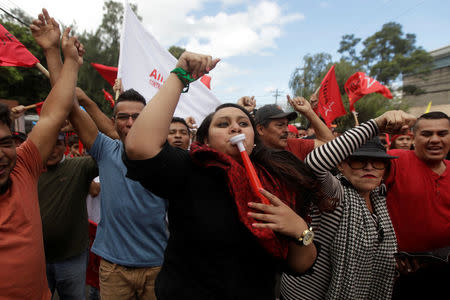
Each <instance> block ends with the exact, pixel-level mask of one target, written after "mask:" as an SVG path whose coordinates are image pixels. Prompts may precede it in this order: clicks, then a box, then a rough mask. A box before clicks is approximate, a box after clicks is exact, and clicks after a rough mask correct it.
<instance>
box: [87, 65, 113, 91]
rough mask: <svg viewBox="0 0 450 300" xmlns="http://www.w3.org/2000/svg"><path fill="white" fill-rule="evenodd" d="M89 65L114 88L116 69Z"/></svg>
mask: <svg viewBox="0 0 450 300" xmlns="http://www.w3.org/2000/svg"><path fill="white" fill-rule="evenodd" d="M91 65H92V66H93V67H94V68H95V69H96V70H97V72H99V73H100V75H101V76H102V77H103V78H104V79H105V80H106V81H108V83H109V84H110V85H111V86H114V81H115V80H116V78H117V68H116V67H109V66H105V65H101V64H96V63H91Z"/></svg>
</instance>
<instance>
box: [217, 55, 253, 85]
mask: <svg viewBox="0 0 450 300" xmlns="http://www.w3.org/2000/svg"><path fill="white" fill-rule="evenodd" d="M249 73H250V71H249V70H245V69H241V68H238V67H236V66H234V65H232V64H230V63H228V62H226V61H223V60H222V61H220V62H219V63H218V64H217V66H216V67H215V68H214V70H213V71H212V72H211V74H210V76H211V77H212V85H213V88H214V86H218V85H220V86H226V82H227V81H228V79H230V78H236V77H239V76H242V75H248V74H249Z"/></svg>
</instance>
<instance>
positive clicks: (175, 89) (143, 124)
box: [125, 52, 219, 160]
mask: <svg viewBox="0 0 450 300" xmlns="http://www.w3.org/2000/svg"><path fill="white" fill-rule="evenodd" d="M218 61H219V60H218V59H214V60H213V59H212V58H211V56H206V55H201V54H195V53H190V52H184V53H183V54H182V55H181V57H180V59H179V60H178V63H177V65H176V67H177V68H182V69H184V70H185V71H186V72H188V73H190V74H191V75H192V77H193V78H194V79H198V78H200V77H201V76H203V75H204V74H205V73H208V72H209V71H211V70H212V69H213V68H214V67H215V66H216V64H217V62H218ZM183 87H184V86H183V83H182V82H181V80H180V79H179V78H178V77H177V75H175V74H173V73H170V75H169V77H168V78H167V79H166V81H165V82H164V84H163V86H162V87H161V88H160V90H159V91H158V93H156V95H155V96H154V97H153V98H152V100H151V101H149V102H148V103H147V105H146V106H145V107H144V109H143V110H142V112H141V113H140V114H139V117H138V118H137V119H136V121H135V123H134V124H133V127H131V129H130V131H129V132H128V135H127V138H126V141H125V149H126V153H127V156H128V157H129V158H130V159H132V160H141V159H148V158H151V157H154V156H156V155H157V154H158V153H159V152H160V151H161V149H162V147H163V145H164V143H165V141H166V139H167V135H168V133H169V125H170V122H171V120H172V117H173V114H174V111H175V108H176V106H177V104H178V100H179V99H180V95H181V92H182V90H183ZM143 137H145V138H143Z"/></svg>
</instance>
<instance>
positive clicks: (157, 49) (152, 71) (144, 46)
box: [118, 4, 221, 122]
mask: <svg viewBox="0 0 450 300" xmlns="http://www.w3.org/2000/svg"><path fill="white" fill-rule="evenodd" d="M176 63H177V60H176V58H175V57H173V55H172V54H170V52H169V51H167V50H166V49H164V48H163V47H162V46H161V45H160V44H159V43H158V41H157V40H156V39H155V38H154V37H153V35H152V34H150V32H148V31H147V30H146V29H145V28H144V26H143V25H142V24H141V22H140V21H139V20H138V18H137V17H136V15H135V14H134V13H133V11H132V10H131V8H130V6H129V5H128V4H126V5H125V7H124V18H123V28H122V36H121V42H120V56H119V72H118V77H119V78H121V79H122V86H123V89H124V90H126V89H130V88H133V89H135V90H136V91H138V92H139V93H141V94H142V95H143V96H144V97H145V99H146V100H147V101H149V100H150V99H151V98H152V97H153V96H154V95H155V94H156V92H157V91H158V90H159V88H160V87H161V86H162V85H163V83H164V80H165V79H166V78H167V77H168V76H169V74H170V71H172V70H173V69H174V68H175V65H176ZM220 104H221V102H220V101H219V99H217V97H216V96H214V94H213V93H212V92H211V91H210V90H209V89H208V87H206V85H205V84H203V83H202V82H201V81H200V80H197V81H195V82H193V83H191V84H190V87H189V92H187V93H183V94H182V95H181V97H180V102H179V103H178V106H177V108H176V110H175V116H177V117H182V118H186V117H189V116H191V117H194V119H195V120H197V121H198V122H202V120H203V119H204V118H205V117H206V116H207V115H208V114H209V113H211V112H212V111H214V109H215V108H216V107H217V106H218V105H220Z"/></svg>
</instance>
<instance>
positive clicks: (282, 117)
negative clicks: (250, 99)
mask: <svg viewBox="0 0 450 300" xmlns="http://www.w3.org/2000/svg"><path fill="white" fill-rule="evenodd" d="M287 98H288V101H289V103H290V104H291V105H292V107H293V108H294V109H295V110H296V111H297V112H299V113H301V114H303V115H304V116H305V117H306V118H307V119H308V121H309V122H310V124H311V126H312V127H313V128H314V129H315V131H316V139H314V140H305V139H288V123H289V121H292V120H295V119H296V118H297V113H296V112H289V113H287V112H284V111H283V110H282V109H281V108H280V107H278V106H277V105H274V104H268V105H264V106H263V107H261V108H260V109H258V110H257V112H256V114H255V122H256V129H257V130H258V133H259V135H260V137H261V140H262V141H263V143H264V144H265V145H266V146H267V147H270V148H275V149H280V150H283V149H284V150H288V151H290V152H292V153H293V154H294V155H296V156H297V157H298V158H299V159H301V160H304V159H305V157H306V155H308V153H309V152H311V151H312V150H313V149H314V148H315V147H318V146H320V145H323V144H324V143H326V142H328V141H331V140H332V139H333V138H334V136H333V133H332V132H331V131H330V130H329V129H328V127H327V126H326V125H325V123H323V122H322V121H321V120H320V118H319V117H318V116H317V115H316V113H315V112H314V111H313V109H312V108H311V105H310V104H309V102H308V101H306V99H305V98H302V97H295V98H294V99H291V98H290V97H289V96H287Z"/></svg>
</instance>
